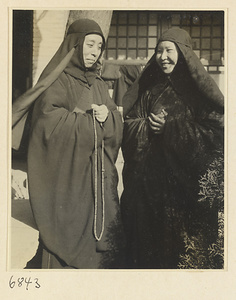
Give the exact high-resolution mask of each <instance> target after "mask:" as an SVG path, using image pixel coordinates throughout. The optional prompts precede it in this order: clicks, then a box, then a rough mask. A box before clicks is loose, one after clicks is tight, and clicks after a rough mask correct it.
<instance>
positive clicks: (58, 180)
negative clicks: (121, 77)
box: [13, 19, 123, 269]
mask: <svg viewBox="0 0 236 300" xmlns="http://www.w3.org/2000/svg"><path fill="white" fill-rule="evenodd" d="M104 48H105V39H104V36H103V33H102V31H101V28H100V27H99V25H98V24H97V23H96V22H95V21H92V20H88V19H81V20H77V21H75V22H74V23H73V24H72V25H71V26H70V27H69V29H68V32H67V35H66V37H65V39H64V41H63V42H62V44H61V46H60V48H59V49H58V51H57V52H56V54H55V55H54V57H53V58H52V60H51V61H50V62H49V64H48V65H47V66H46V68H45V69H44V71H43V73H42V75H41V77H40V78H39V81H38V83H37V84H36V86H35V87H33V88H32V89H31V90H29V91H27V92H26V93H25V94H24V95H23V96H22V97H20V98H19V99H18V100H17V101H16V102H15V103H14V105H13V148H15V149H17V148H18V147H19V143H20V137H21V135H22V132H23V129H24V124H25V120H26V119H27V118H28V115H29V112H31V111H32V117H31V121H30V126H31V129H30V136H29V147H28V180H29V195H30V203H31V207H32V211H33V215H34V218H35V221H36V224H37V227H38V230H39V240H40V248H41V249H42V268H56V269H57V268H75V269H77V268H79V269H98V268H119V267H120V266H119V262H118V260H119V258H118V254H117V253H118V250H117V249H118V248H116V245H117V247H118V246H119V243H120V242H121V241H122V240H120V236H119V234H120V233H121V229H120V228H121V227H120V224H121V222H120V211H119V201H118V193H117V183H118V174H117V170H116V167H115V162H116V159H117V155H118V150H119V148H120V145H121V140H122V131H123V123H122V118H121V115H120V113H119V112H118V110H117V108H116V105H115V104H114V102H113V101H112V100H111V98H110V96H109V93H108V87H107V85H106V83H105V82H104V81H103V80H102V79H101V77H100V75H99V69H100V67H101V64H100V62H99V59H100V58H101V55H102V52H103V50H104ZM121 235H122V233H121ZM117 236H119V238H118V237H117ZM118 240H119V243H118V242H117V241H118ZM121 245H122V243H121ZM114 249H115V251H114ZM112 251H113V253H115V256H116V257H115V256H114V255H113V254H112Z"/></svg>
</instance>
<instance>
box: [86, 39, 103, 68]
mask: <svg viewBox="0 0 236 300" xmlns="http://www.w3.org/2000/svg"><path fill="white" fill-rule="evenodd" d="M101 50H102V37H101V36H100V35H98V34H88V35H86V36H85V39H84V45H83V59H84V65H85V67H86V68H91V67H92V65H93V64H94V63H95V62H96V61H97V60H98V58H99V56H100V54H101Z"/></svg>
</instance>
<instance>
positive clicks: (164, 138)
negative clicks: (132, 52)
mask: <svg viewBox="0 0 236 300" xmlns="http://www.w3.org/2000/svg"><path fill="white" fill-rule="evenodd" d="M123 106H124V120H125V123H124V136H123V142H122V150H123V155H124V161H125V164H124V170H123V183H124V192H123V194H122V197H121V212H122V218H123V223H124V228H125V233H126V238H127V267H128V268H140V269H143V268H144V269H177V268H180V267H181V261H182V260H181V259H183V258H186V257H190V255H192V254H191V251H195V252H197V254H196V256H195V260H196V261H195V263H193V265H192V266H189V268H203V269H204V268H209V266H210V264H209V256H208V253H209V251H210V250H209V247H210V245H214V243H215V242H216V240H217V237H218V229H217V228H218V204H219V203H218V202H217V201H218V198H217V197H218V195H217V194H215V195H214V197H213V198H214V199H213V200H214V201H213V203H209V202H208V201H203V200H199V199H200V198H201V197H200V194H201V191H200V190H201V189H200V182H201V179H202V178H204V176H205V174H206V173H207V172H208V170H209V168H212V164H214V162H215V161H216V162H217V161H218V160H219V159H220V158H221V159H222V154H223V133H224V132H223V111H224V98H223V95H222V93H221V91H220V90H219V88H218V86H217V85H216V83H215V82H214V81H213V79H212V78H211V77H210V75H209V74H208V73H207V71H206V70H205V68H204V66H203V65H202V64H201V62H200V60H199V59H198V57H197V56H196V54H195V53H194V52H193V50H192V47H191V39H190V36H189V34H188V33H187V32H186V31H185V30H183V29H180V28H171V29H169V30H167V31H166V32H164V33H163V35H162V36H161V38H160V39H159V41H158V43H157V46H156V49H155V53H154V55H153V57H152V58H151V59H150V61H149V62H148V63H147V65H146V67H145V69H144V70H143V71H142V73H141V75H140V76H139V78H138V79H137V80H136V81H135V83H134V84H133V85H132V86H131V87H130V88H129V90H128V91H127V92H126V94H125V96H124V98H123ZM218 171H219V170H214V172H215V173H216V172H218ZM220 171H221V173H223V169H222V170H220ZM214 172H213V174H215V173H214ZM216 191H217V189H216ZM192 246H193V247H192ZM191 247H192V248H191ZM191 249H192V250H191ZM189 253H190V254H189Z"/></svg>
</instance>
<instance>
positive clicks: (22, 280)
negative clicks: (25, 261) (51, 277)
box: [9, 276, 41, 291]
mask: <svg viewBox="0 0 236 300" xmlns="http://www.w3.org/2000/svg"><path fill="white" fill-rule="evenodd" d="M32 283H34V284H35V285H34V287H35V288H36V289H39V288H40V287H41V285H40V284H39V280H38V278H34V282H33V281H31V277H29V278H27V277H19V278H17V280H14V279H13V276H11V278H10V280H9V287H10V288H11V289H13V288H14V287H16V286H18V287H19V288H20V287H22V286H23V285H25V288H26V290H27V291H28V289H29V285H30V284H32Z"/></svg>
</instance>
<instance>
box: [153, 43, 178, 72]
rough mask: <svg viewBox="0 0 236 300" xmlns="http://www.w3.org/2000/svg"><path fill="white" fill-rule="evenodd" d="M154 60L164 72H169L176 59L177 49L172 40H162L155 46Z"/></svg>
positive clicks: (172, 68)
mask: <svg viewBox="0 0 236 300" xmlns="http://www.w3.org/2000/svg"><path fill="white" fill-rule="evenodd" d="M156 61H157V63H158V65H159V66H160V67H161V69H162V71H163V72H164V73H165V74H170V73H171V72H172V71H173V70H174V68H175V66H176V64H177V61H178V50H177V48H176V46H175V44H174V43H173V42H169V41H163V42H160V43H159V44H158V46H157V55H156Z"/></svg>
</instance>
